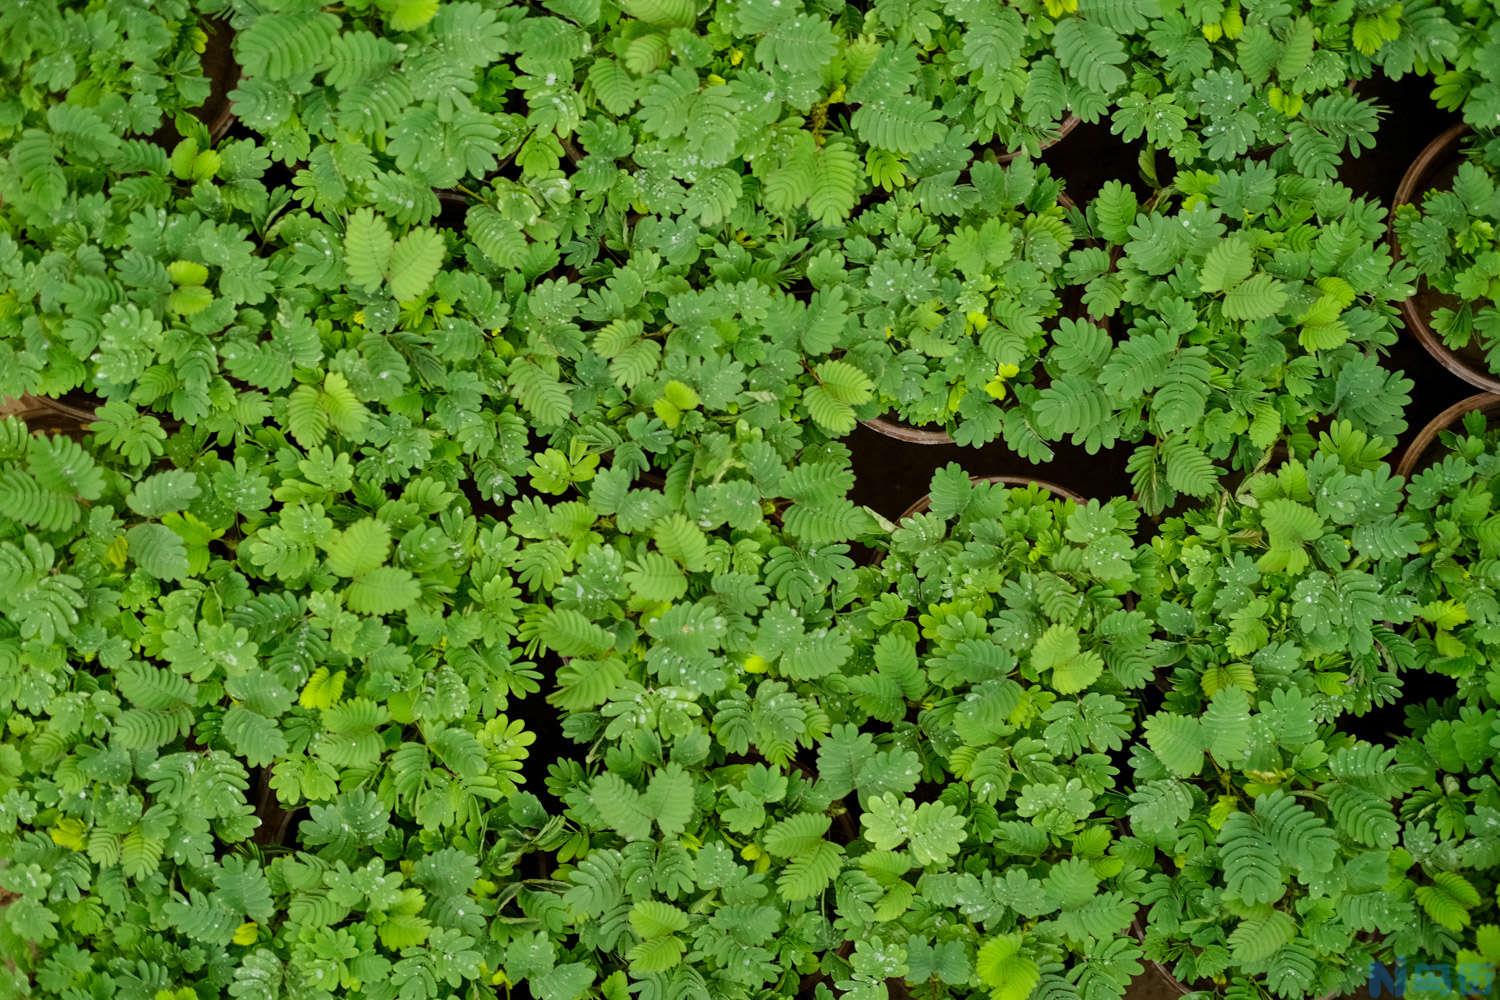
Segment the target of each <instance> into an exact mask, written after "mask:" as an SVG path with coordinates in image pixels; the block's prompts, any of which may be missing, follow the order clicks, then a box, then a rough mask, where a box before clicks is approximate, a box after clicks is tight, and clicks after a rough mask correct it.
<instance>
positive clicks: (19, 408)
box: [0, 395, 94, 438]
mask: <svg viewBox="0 0 1500 1000" xmlns="http://www.w3.org/2000/svg"><path fill="white" fill-rule="evenodd" d="M0 417H16V418H17V419H19V420H21V421H23V422H25V424H26V426H27V427H28V428H30V429H31V430H32V431H41V432H43V433H47V434H66V435H67V436H68V437H72V438H81V437H83V435H84V434H85V433H86V431H87V428H88V425H89V424H91V423H93V421H94V411H93V410H89V409H84V408H82V407H78V406H73V405H71V404H69V403H65V402H62V401H61V400H56V399H49V398H47V397H46V396H31V395H25V396H21V397H19V398H17V399H4V400H0Z"/></svg>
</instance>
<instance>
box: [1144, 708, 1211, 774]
mask: <svg viewBox="0 0 1500 1000" xmlns="http://www.w3.org/2000/svg"><path fill="white" fill-rule="evenodd" d="M1146 743H1147V745H1149V746H1150V747H1151V752H1152V753H1154V754H1156V756H1157V758H1158V759H1159V760H1160V761H1161V762H1162V766H1163V767H1165V768H1166V769H1167V770H1168V771H1171V772H1172V773H1173V774H1175V775H1176V776H1177V777H1179V778H1191V777H1196V776H1197V774H1198V772H1199V771H1201V770H1203V751H1204V749H1205V747H1204V743H1205V740H1204V733H1203V728H1202V726H1201V724H1200V723H1199V721H1198V720H1197V719H1193V718H1189V717H1187V716H1183V715H1173V714H1171V713H1169V712H1158V713H1156V714H1155V715H1153V716H1151V718H1149V719H1147V720H1146Z"/></svg>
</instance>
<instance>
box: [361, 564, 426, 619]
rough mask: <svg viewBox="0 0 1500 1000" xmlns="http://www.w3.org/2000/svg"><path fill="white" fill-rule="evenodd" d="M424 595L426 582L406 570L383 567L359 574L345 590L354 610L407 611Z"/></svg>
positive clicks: (372, 613) (389, 612)
mask: <svg viewBox="0 0 1500 1000" xmlns="http://www.w3.org/2000/svg"><path fill="white" fill-rule="evenodd" d="M421 596H422V584H421V583H420V582H418V580H417V579H416V577H414V576H412V575H411V573H409V572H407V571H406V570H404V569H399V568H397V567H395V566H382V567H380V568H379V569H374V570H371V571H369V572H368V573H364V574H362V575H361V576H359V577H357V578H356V579H355V580H354V581H353V582H352V583H350V584H349V587H348V589H347V590H345V591H344V600H345V601H346V602H347V603H348V605H349V609H350V610H351V611H358V612H360V613H361V614H367V615H386V614H391V613H392V612H395V611H407V610H410V609H411V607H412V606H413V605H414V604H416V603H417V600H418V599H419V598H420V597H421Z"/></svg>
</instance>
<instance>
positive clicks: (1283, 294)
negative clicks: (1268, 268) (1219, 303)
mask: <svg viewBox="0 0 1500 1000" xmlns="http://www.w3.org/2000/svg"><path fill="white" fill-rule="evenodd" d="M1286 303H1287V291H1286V286H1284V285H1283V284H1282V283H1281V282H1279V281H1277V280H1276V279H1275V278H1273V277H1271V276H1270V275H1269V274H1255V275H1252V276H1251V277H1249V278H1247V279H1245V280H1244V281H1243V282H1241V283H1240V284H1238V285H1236V286H1235V287H1234V288H1233V289H1231V290H1230V291H1229V293H1228V294H1226V295H1225V296H1224V315H1225V317H1226V318H1228V319H1234V320H1243V321H1247V322H1248V321H1254V320H1260V319H1269V318H1270V317H1272V316H1275V315H1276V314H1277V313H1278V312H1280V311H1281V309H1282V307H1283V306H1285V305H1286Z"/></svg>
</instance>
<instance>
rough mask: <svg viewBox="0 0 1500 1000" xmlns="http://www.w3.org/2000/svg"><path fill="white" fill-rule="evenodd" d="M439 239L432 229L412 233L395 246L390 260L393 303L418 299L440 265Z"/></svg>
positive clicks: (440, 244) (441, 244)
mask: <svg viewBox="0 0 1500 1000" xmlns="http://www.w3.org/2000/svg"><path fill="white" fill-rule="evenodd" d="M443 251H444V246H443V237H442V234H440V233H439V232H438V231H437V230H435V229H413V230H412V231H411V232H409V233H407V234H406V235H405V236H403V237H401V239H400V240H398V241H397V242H396V245H395V247H394V249H393V250H392V251H391V256H390V276H391V277H390V282H391V295H393V296H394V297H395V299H396V301H397V302H411V301H413V300H415V299H418V298H420V297H421V296H422V295H423V294H424V293H425V292H426V291H427V289H428V288H429V287H431V285H432V279H433V278H435V277H436V276H437V273H438V268H440V267H442V264H443Z"/></svg>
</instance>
